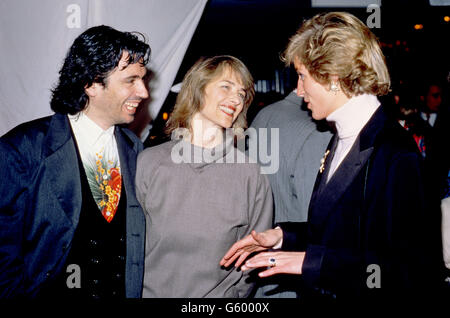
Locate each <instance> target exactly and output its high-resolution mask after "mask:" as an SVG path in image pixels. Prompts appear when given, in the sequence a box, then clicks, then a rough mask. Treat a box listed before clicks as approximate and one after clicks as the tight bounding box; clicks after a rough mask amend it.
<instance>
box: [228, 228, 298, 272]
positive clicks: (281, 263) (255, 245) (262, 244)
mask: <svg viewBox="0 0 450 318" xmlns="http://www.w3.org/2000/svg"><path fill="white" fill-rule="evenodd" d="M282 239H283V231H282V230H281V229H280V228H276V229H270V230H267V231H264V232H260V233H257V232H256V231H252V232H251V234H249V235H247V236H246V237H244V238H243V239H241V240H239V241H237V242H236V243H234V244H233V246H231V248H230V249H229V250H228V252H227V253H226V254H225V256H224V257H223V258H222V260H221V261H220V265H221V266H225V267H228V266H230V265H231V264H232V263H233V262H234V261H236V263H235V265H234V266H235V267H239V266H241V264H242V263H243V262H244V261H245V260H246V258H247V257H248V256H249V255H250V254H252V253H255V252H261V251H265V250H268V249H270V248H273V247H274V246H276V245H277V244H278V243H279V242H281V240H282ZM304 258H305V252H282V251H275V252H264V253H258V254H257V255H255V256H253V257H252V258H250V259H248V260H247V261H246V262H245V264H244V265H242V267H241V270H243V271H246V270H250V269H255V268H259V267H269V268H268V269H267V270H265V271H262V272H260V273H259V274H258V275H259V276H260V277H267V276H272V275H275V274H297V275H299V274H301V273H302V265H303V260H304ZM236 259H237V260H236Z"/></svg>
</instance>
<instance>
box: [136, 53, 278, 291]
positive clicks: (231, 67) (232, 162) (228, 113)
mask: <svg viewBox="0 0 450 318" xmlns="http://www.w3.org/2000/svg"><path fill="white" fill-rule="evenodd" d="M253 95H254V86H253V79H252V76H251V75H250V73H249V71H248V70H247V68H246V67H245V65H244V64H243V63H242V62H241V61H240V60H238V59H237V58H235V57H232V56H215V57H211V58H207V59H201V60H199V61H198V62H197V63H195V65H194V66H193V67H192V68H191V69H190V70H189V71H188V73H187V74H186V76H185V78H184V80H183V83H182V87H181V91H180V92H179V95H178V98H177V101H176V104H175V108H174V111H173V113H172V115H171V118H170V120H169V121H168V129H167V131H168V133H170V134H171V135H172V137H173V138H172V139H173V140H172V141H169V142H166V143H164V144H161V145H159V146H156V147H152V148H148V149H146V150H144V151H143V152H142V153H141V154H140V155H139V157H138V161H137V172H136V175H137V177H136V191H137V198H138V200H139V202H140V204H141V205H142V208H143V209H144V212H145V214H146V221H147V237H146V251H145V274H144V290H143V296H144V297H183V298H184V297H197V298H198V297H233V298H237V297H246V296H248V295H249V294H250V292H251V290H252V287H253V285H254V282H250V281H249V280H248V273H243V272H242V271H238V270H237V269H233V268H223V267H221V266H220V265H219V260H220V258H221V257H222V255H223V254H224V253H225V252H226V250H227V249H228V247H229V246H230V245H231V244H232V243H233V242H234V241H235V240H236V239H240V238H243V237H245V236H246V235H248V234H250V231H251V230H252V229H253V228H257V229H259V230H260V231H263V230H266V229H268V228H270V227H271V225H272V192H271V190H270V185H269V182H268V180H267V178H266V176H265V175H262V174H261V172H260V167H259V166H258V165H257V164H256V163H250V160H249V159H248V157H246V155H245V154H244V153H243V152H241V151H239V150H237V149H236V148H234V139H235V135H236V133H239V132H242V131H243V129H244V128H246V120H245V113H246V111H247V109H248V107H249V105H250V104H251V102H252V99H253ZM231 128H232V129H231ZM180 138H181V139H180Z"/></svg>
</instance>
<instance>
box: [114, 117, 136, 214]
mask: <svg viewBox="0 0 450 318" xmlns="http://www.w3.org/2000/svg"><path fill="white" fill-rule="evenodd" d="M114 133H115V136H116V141H117V149H118V151H119V159H120V170H121V173H122V182H123V186H124V187H125V191H126V193H127V205H128V206H130V205H131V206H139V203H138V202H137V200H136V191H135V187H134V182H135V177H136V158H137V153H138V150H137V149H136V147H135V144H134V143H133V141H131V140H130V138H129V137H128V136H127V135H126V134H125V133H124V132H123V131H122V129H121V128H120V127H118V126H116V128H115V132H114Z"/></svg>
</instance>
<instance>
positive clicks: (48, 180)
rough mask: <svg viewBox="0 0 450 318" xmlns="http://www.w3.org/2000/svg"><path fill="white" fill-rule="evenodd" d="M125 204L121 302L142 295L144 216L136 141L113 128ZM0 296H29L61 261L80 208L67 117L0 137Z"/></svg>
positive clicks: (45, 120) (56, 117) (58, 116)
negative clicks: (123, 295)
mask: <svg viewBox="0 0 450 318" xmlns="http://www.w3.org/2000/svg"><path fill="white" fill-rule="evenodd" d="M115 136H116V140H117V146H118V150H119V156H120V163H121V172H122V178H123V179H122V180H123V186H124V187H125V189H126V193H127V196H126V197H127V202H126V204H127V206H126V211H127V215H126V231H127V234H126V240H127V241H126V270H125V281H126V297H129V298H138V297H141V292H142V280H143V273H144V272H143V271H144V242H145V217H144V213H143V211H142V209H141V207H140V205H139V203H138V201H137V199H136V193H135V187H134V182H135V174H136V157H137V154H138V153H139V152H140V151H141V150H142V143H141V142H140V140H139V139H138V138H137V137H136V136H135V135H134V134H133V133H132V132H130V131H129V130H127V129H125V128H121V127H118V126H116V128H115ZM0 175H1V181H0V298H5V297H17V296H19V297H21V296H24V297H33V296H35V295H36V294H37V293H38V292H39V291H40V289H41V287H42V286H43V285H44V283H45V281H46V280H48V279H50V278H53V277H54V276H55V275H57V274H58V273H60V271H61V270H62V267H63V265H64V264H65V261H66V257H67V255H68V252H69V249H70V246H71V241H72V238H73V236H74V232H75V229H76V228H77V224H78V220H79V216H80V210H81V183H80V173H79V167H78V161H77V153H76V148H75V144H74V140H73V138H72V135H71V129H70V123H69V120H68V118H67V116H66V115H62V114H55V115H53V116H49V117H45V118H41V119H37V120H34V121H31V122H27V123H24V124H22V125H19V126H18V127H16V128H14V129H13V130H11V131H10V132H8V133H7V134H5V135H4V136H2V137H1V139H0Z"/></svg>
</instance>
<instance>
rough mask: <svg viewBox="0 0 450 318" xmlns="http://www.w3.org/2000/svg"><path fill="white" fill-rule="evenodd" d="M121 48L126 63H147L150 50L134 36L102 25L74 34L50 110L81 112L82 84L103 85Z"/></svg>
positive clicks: (119, 57)
mask: <svg viewBox="0 0 450 318" xmlns="http://www.w3.org/2000/svg"><path fill="white" fill-rule="evenodd" d="M125 51H126V52H128V53H129V59H128V64H133V63H141V64H142V65H146V64H147V63H148V60H149V58H150V52H151V50H150V46H149V45H148V44H147V43H145V42H144V41H141V40H140V39H139V38H138V37H137V35H135V34H132V33H130V32H121V31H118V30H115V29H113V28H111V27H109V26H105V25H101V26H96V27H92V28H89V29H87V30H86V31H85V32H83V33H82V34H81V35H80V36H78V37H77V38H76V39H75V41H74V43H73V44H72V46H71V48H70V49H69V52H68V53H67V56H66V59H65V60H64V65H63V66H62V68H61V70H60V71H59V74H60V76H59V83H58V85H57V86H56V87H55V88H54V89H53V90H52V99H51V102H50V106H51V108H52V110H53V111H54V112H56V113H62V114H71V115H74V114H77V113H78V112H80V111H82V110H83V109H84V108H85V107H86V106H87V102H88V100H89V97H88V96H87V95H86V93H85V87H90V86H91V85H92V84H93V83H100V84H102V85H103V86H105V84H107V83H106V82H105V79H106V78H107V77H108V75H109V73H110V72H111V71H112V70H114V69H115V68H116V67H117V66H118V64H119V61H120V59H121V57H122V54H123V53H124V52H125Z"/></svg>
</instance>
